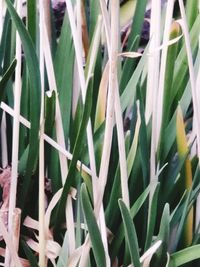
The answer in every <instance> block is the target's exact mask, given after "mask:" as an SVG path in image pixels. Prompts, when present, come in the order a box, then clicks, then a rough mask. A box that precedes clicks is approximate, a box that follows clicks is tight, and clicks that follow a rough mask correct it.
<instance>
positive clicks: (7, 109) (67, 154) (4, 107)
mask: <svg viewBox="0 0 200 267" xmlns="http://www.w3.org/2000/svg"><path fill="white" fill-rule="evenodd" d="M0 107H1V109H2V110H4V111H5V112H6V113H8V114H9V115H10V116H12V117H13V116H14V111H13V109H12V108H11V107H9V106H8V105H7V104H5V103H4V102H1V104H0ZM20 123H22V124H23V125H24V126H26V127H27V128H28V129H30V127H31V126H30V122H29V121H28V120H27V119H25V118H24V117H23V116H21V115H20ZM43 137H44V140H45V141H46V142H47V143H48V144H50V145H51V146H52V147H54V148H55V149H56V150H58V151H59V152H60V153H62V154H63V155H64V156H65V157H66V158H67V159H69V160H72V157H73V155H72V154H71V153H70V152H69V151H67V150H66V149H64V148H63V147H62V146H61V145H59V144H58V143H57V142H56V141H54V140H53V139H52V138H51V137H49V136H48V135H46V134H44V135H43ZM77 168H78V169H79V170H81V171H84V172H86V173H87V174H89V175H90V176H91V175H92V172H91V170H90V169H89V168H88V167H87V166H86V165H84V164H83V163H82V162H80V161H78V162H77Z"/></svg>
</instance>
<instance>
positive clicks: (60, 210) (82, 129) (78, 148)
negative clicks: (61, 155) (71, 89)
mask: <svg viewBox="0 0 200 267" xmlns="http://www.w3.org/2000/svg"><path fill="white" fill-rule="evenodd" d="M90 81H91V82H92V80H90ZM90 85H91V83H89V86H88V90H87V94H86V101H85V103H87V104H86V105H85V106H84V112H83V116H82V121H81V124H80V126H79V131H78V134H77V136H76V142H75V146H74V149H73V158H72V161H71V162H70V165H69V171H68V175H67V177H66V182H65V184H64V186H63V192H62V196H61V198H60V201H59V204H58V207H57V211H56V223H55V228H56V229H58V228H59V226H60V224H61V222H62V218H63V215H64V211H65V205H66V201H67V195H68V193H69V190H70V187H71V185H72V182H73V181H74V177H75V172H76V163H77V161H78V159H79V156H80V155H81V152H82V146H83V140H84V138H83V137H84V136H85V133H86V127H87V123H88V120H89V117H90V112H91V107H92V90H91V89H92V86H90Z"/></svg>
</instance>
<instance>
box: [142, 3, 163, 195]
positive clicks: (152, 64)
mask: <svg viewBox="0 0 200 267" xmlns="http://www.w3.org/2000/svg"><path fill="white" fill-rule="evenodd" d="M150 25H151V26H150V44H149V54H150V55H149V58H148V75H147V98H146V110H145V117H146V122H148V121H149V120H150V118H151V117H152V134H151V158H150V180H151V181H153V180H155V177H156V144H157V142H158V141H157V140H158V136H157V113H158V112H159V110H158V86H159V72H160V69H159V66H160V50H158V47H159V46H160V31H161V26H160V25H161V2H160V0H152V4H151V20H150ZM150 195H151V194H150Z"/></svg>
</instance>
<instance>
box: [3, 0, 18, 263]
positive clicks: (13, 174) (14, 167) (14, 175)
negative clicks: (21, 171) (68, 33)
mask: <svg viewBox="0 0 200 267" xmlns="http://www.w3.org/2000/svg"><path fill="white" fill-rule="evenodd" d="M16 5H17V13H18V15H19V16H20V14H21V9H22V2H21V0H18V1H16ZM21 54H22V49H21V41H20V37H19V34H18V33H16V59H17V66H16V71H15V85H14V121H13V140H12V171H11V184H10V197H9V214H8V231H9V233H10V234H11V236H14V233H13V214H14V210H15V207H16V195H17V179H18V151H19V130H20V121H19V117H20V102H21V87H22V81H21V68H22V62H21ZM10 253H11V251H8V249H7V250H6V257H5V266H9V267H10V266H13V264H14V263H13V262H10Z"/></svg>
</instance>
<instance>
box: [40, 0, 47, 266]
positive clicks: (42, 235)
mask: <svg viewBox="0 0 200 267" xmlns="http://www.w3.org/2000/svg"><path fill="white" fill-rule="evenodd" d="M39 7H40V25H39V29H40V76H41V111H40V125H41V127H40V141H39V266H40V267H43V266H46V262H45V261H46V258H45V248H46V240H45V226H44V223H45V222H44V216H45V192H44V190H45V188H44V185H45V174H44V169H45V166H44V160H45V159H44V138H43V136H44V51H43V50H44V38H43V36H44V23H45V20H44V8H43V0H40V2H39Z"/></svg>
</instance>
